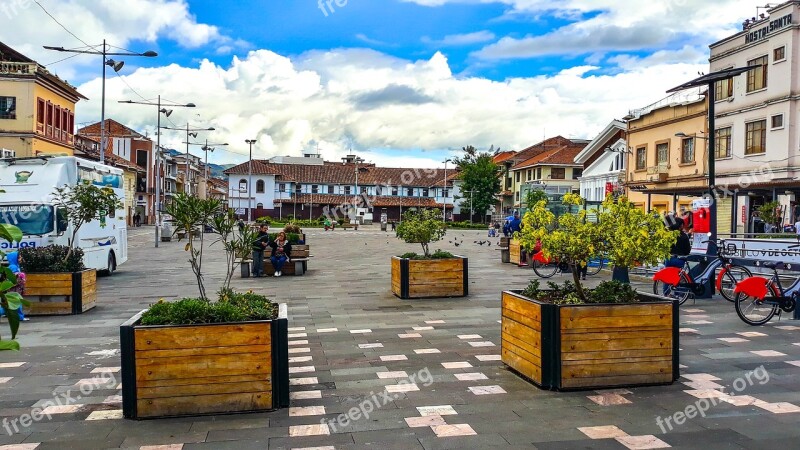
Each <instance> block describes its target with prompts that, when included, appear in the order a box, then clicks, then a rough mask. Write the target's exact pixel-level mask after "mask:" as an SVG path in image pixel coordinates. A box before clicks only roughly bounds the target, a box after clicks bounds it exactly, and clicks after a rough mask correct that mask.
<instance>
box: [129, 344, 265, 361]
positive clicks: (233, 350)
mask: <svg viewBox="0 0 800 450" xmlns="http://www.w3.org/2000/svg"><path fill="white" fill-rule="evenodd" d="M271 352H272V349H271V348H270V346H269V345H239V346H225V347H200V348H179V349H168V350H137V351H136V358H137V359H138V358H182V357H186V356H203V355H231V354H240V353H271Z"/></svg>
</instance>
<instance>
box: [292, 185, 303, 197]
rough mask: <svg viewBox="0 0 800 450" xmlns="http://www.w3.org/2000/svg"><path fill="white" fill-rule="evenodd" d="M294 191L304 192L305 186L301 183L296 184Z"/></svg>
mask: <svg viewBox="0 0 800 450" xmlns="http://www.w3.org/2000/svg"><path fill="white" fill-rule="evenodd" d="M294 192H295V194H302V193H303V186H302V185H301V184H300V183H297V184H295V185H294Z"/></svg>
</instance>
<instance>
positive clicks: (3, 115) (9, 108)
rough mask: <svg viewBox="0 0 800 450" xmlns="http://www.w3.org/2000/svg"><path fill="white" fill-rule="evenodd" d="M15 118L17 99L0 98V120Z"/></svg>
mask: <svg viewBox="0 0 800 450" xmlns="http://www.w3.org/2000/svg"><path fill="white" fill-rule="evenodd" d="M16 118H17V97H0V119H16Z"/></svg>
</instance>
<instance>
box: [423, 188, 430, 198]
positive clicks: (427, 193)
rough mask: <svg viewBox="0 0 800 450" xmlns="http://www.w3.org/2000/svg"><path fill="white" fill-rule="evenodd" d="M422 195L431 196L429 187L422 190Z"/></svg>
mask: <svg viewBox="0 0 800 450" xmlns="http://www.w3.org/2000/svg"><path fill="white" fill-rule="evenodd" d="M422 196H423V197H430V192H428V188H425V189H423V190H422Z"/></svg>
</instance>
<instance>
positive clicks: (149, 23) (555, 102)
mask: <svg viewBox="0 0 800 450" xmlns="http://www.w3.org/2000/svg"><path fill="white" fill-rule="evenodd" d="M38 2H39V3H40V4H41V5H42V7H44V9H46V10H47V11H48V12H50V13H51V14H52V15H53V16H54V17H55V18H56V20H59V21H60V22H61V23H62V24H64V25H65V27H66V28H67V29H69V31H70V32H72V33H74V34H75V35H76V36H77V38H79V39H80V40H81V41H84V42H86V43H88V44H97V43H99V42H102V40H103V39H108V40H109V42H111V43H113V44H114V45H116V46H119V47H124V48H127V49H131V50H134V51H145V50H149V49H153V50H156V51H158V52H159V54H160V55H159V57H158V58H154V59H146V58H124V59H125V62H126V66H125V67H124V68H123V70H122V71H121V72H120V74H119V75H118V76H117V75H113V74H111V75H110V76H109V78H108V82H107V96H106V97H107V114H108V116H109V117H113V118H115V119H117V120H119V121H121V122H123V123H125V124H127V125H129V126H131V127H132V128H135V129H139V130H142V131H143V132H147V133H151V134H152V133H153V132H155V129H154V122H155V120H154V114H153V111H151V110H150V109H148V108H146V107H131V106H127V105H119V104H118V103H117V102H118V100H127V99H133V100H142V99H148V100H150V99H155V98H156V97H157V96H158V95H159V94H160V95H162V96H163V97H164V98H167V99H170V100H174V101H176V102H179V103H186V102H193V103H196V104H197V105H198V108H197V109H196V110H191V111H184V110H178V111H176V113H175V115H173V116H172V117H171V118H170V120H171V121H173V122H174V123H175V124H176V125H177V124H181V123H183V124H185V123H186V122H187V121H188V122H190V123H192V124H193V125H198V126H199V125H202V126H207V125H211V126H213V127H215V128H216V129H217V131H216V132H215V133H213V135H212V136H209V138H210V139H212V140H214V141H216V142H229V143H231V144H232V145H231V146H230V147H229V148H228V149H226V150H225V151H224V152H220V153H218V154H214V155H213V156H212V159H213V160H218V161H220V162H224V161H225V160H227V159H232V160H234V161H241V160H243V158H244V156H243V155H244V154H245V153H246V150H245V147H246V146H245V145H244V140H245V139H252V138H255V139H257V140H258V144H257V145H256V146H255V149H254V152H255V155H256V157H258V158H268V157H270V156H274V155H286V154H293V155H296V154H299V153H300V152H302V151H303V150H304V149H308V148H316V147H317V146H319V148H320V150H321V152H322V154H323V156H324V157H326V158H329V159H332V160H338V158H339V157H341V156H342V155H343V154H345V153H347V152H348V151H349V149H350V148H352V149H353V150H354V151H357V152H359V153H364V154H365V155H366V157H367V158H368V159H371V160H373V161H374V162H377V163H380V164H385V165H416V166H433V165H438V164H440V163H441V161H442V160H443V159H444V158H445V157H447V156H448V155H451V154H452V153H453V152H454V151H456V150H457V149H459V148H461V147H463V146H466V145H475V146H477V147H479V148H488V147H489V146H490V145H494V146H495V147H500V148H502V149H521V148H524V147H526V146H529V145H532V144H535V143H536V142H538V141H540V140H541V139H542V138H543V137H545V136H548V137H549V136H554V135H558V134H560V135H563V136H565V137H575V138H592V137H594V136H595V135H596V134H597V133H598V132H599V131H601V130H602V129H603V128H604V127H605V126H606V125H607V124H608V123H609V122H610V121H611V120H613V119H615V118H621V117H623V116H624V115H626V114H627V112H628V110H629V109H634V108H640V107H643V106H645V105H647V104H650V103H653V102H655V101H657V100H659V99H660V98H662V97H664V96H665V91H666V90H667V89H669V88H671V87H673V86H675V85H677V84H680V83H682V82H684V81H687V80H688V79H691V78H693V77H694V76H696V74H697V72H698V71H705V70H707V57H708V56H707V55H708V45H709V44H710V43H712V42H714V41H715V40H717V39H720V38H723V37H725V36H729V35H731V34H732V33H735V32H737V31H738V29H739V28H738V27H739V24H740V23H741V21H742V19H743V18H746V17H749V16H750V15H752V14H753V13H754V12H755V6H756V5H757V3H756V2H754V1H752V0H705V1H703V2H695V1H692V0H654V1H651V2H642V1H640V0H562V1H560V2H549V1H545V0H348V1H347V2H346V5H344V6H342V7H338V6H336V2H335V0H334V1H332V2H331V4H332V8H333V10H331V9H330V8H327V7H325V10H326V12H327V16H326V15H325V14H324V13H323V11H322V10H321V9H320V8H319V3H318V2H317V1H314V0H291V1H288V0H287V1H277V0H274V1H273V0H270V1H265V0H239V1H236V2H222V1H218V0H217V1H214V0H126V2H125V6H124V8H122V9H121V8H120V2H119V1H117V0H38ZM325 4H327V1H325V3H324V4H323V6H325ZM8 5H21V6H17V7H14V8H11V7H9V6H8ZM4 16H8V17H7V19H9V20H7V21H5V24H6V25H7V26H6V28H5V29H4V30H0V40H2V41H3V42H5V43H7V44H9V45H12V46H14V47H15V48H17V49H18V50H20V51H22V52H23V53H25V54H28V55H29V56H31V57H33V58H35V59H36V60H38V61H39V62H40V63H43V64H48V63H51V62H54V61H56V60H57V59H59V58H60V57H61V56H62V55H60V54H54V53H52V52H48V51H45V50H43V49H42V45H63V46H65V47H79V46H82V45H84V44H83V43H81V42H80V41H79V40H78V39H76V38H75V37H73V36H72V35H71V34H69V33H68V32H67V31H65V30H64V29H63V28H62V27H61V26H60V25H59V24H57V23H56V22H55V20H52V19H51V18H49V17H48V16H47V15H46V14H45V13H44V11H43V10H42V8H40V7H39V6H38V5H37V4H36V3H33V2H29V1H27V0H8V2H4V3H3V5H0V18H3V19H5V18H6V17H4ZM73 18H80V20H73ZM48 68H49V69H50V70H51V71H53V72H55V73H57V74H58V75H59V76H61V77H62V78H64V79H67V80H69V81H70V82H71V83H72V84H75V85H76V86H78V88H79V89H80V90H81V92H82V93H84V94H85V95H86V96H87V97H89V98H90V100H88V101H84V102H81V103H80V104H79V105H78V110H77V116H78V121H79V122H93V121H97V120H99V112H100V101H99V100H100V98H101V96H100V91H101V79H100V76H99V75H100V73H99V72H100V70H99V64H98V61H97V58H96V57H91V56H81V57H77V58H73V59H70V60H68V61H64V62H60V63H57V64H53V65H50V66H48ZM164 139H165V140H166V141H167V144H168V145H172V146H175V147H178V146H179V142H180V141H181V140H182V139H181V138H180V136H172V135H167V134H165V135H164Z"/></svg>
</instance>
